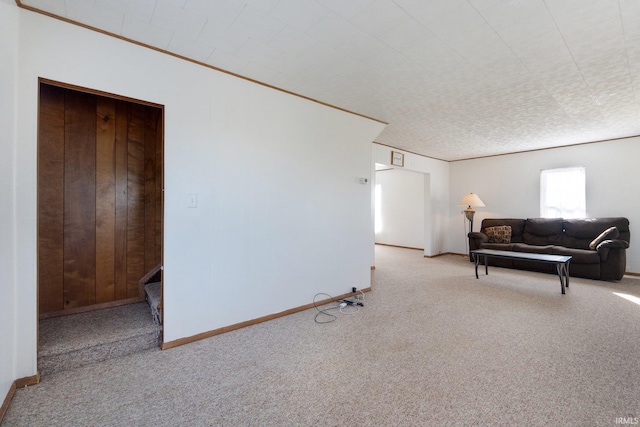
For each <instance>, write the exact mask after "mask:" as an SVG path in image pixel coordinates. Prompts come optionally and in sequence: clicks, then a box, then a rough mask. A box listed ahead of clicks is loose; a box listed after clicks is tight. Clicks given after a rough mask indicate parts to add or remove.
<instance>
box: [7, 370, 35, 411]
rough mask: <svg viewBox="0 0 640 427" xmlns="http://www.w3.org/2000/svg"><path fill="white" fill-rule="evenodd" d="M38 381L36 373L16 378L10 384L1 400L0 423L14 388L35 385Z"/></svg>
mask: <svg viewBox="0 0 640 427" xmlns="http://www.w3.org/2000/svg"><path fill="white" fill-rule="evenodd" d="M39 382H40V374H36V375H32V376H30V377H24V378H18V379H17V380H15V381H14V382H13V383H12V384H11V387H9V391H8V392H7V395H6V396H5V398H4V400H3V402H2V406H0V423H1V422H2V419H3V418H4V415H5V414H6V413H7V410H8V409H9V404H10V403H11V399H13V395H14V394H15V393H16V390H17V389H19V388H22V387H27V386H30V385H36V384H38V383H39Z"/></svg>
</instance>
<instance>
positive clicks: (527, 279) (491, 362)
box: [2, 246, 640, 427]
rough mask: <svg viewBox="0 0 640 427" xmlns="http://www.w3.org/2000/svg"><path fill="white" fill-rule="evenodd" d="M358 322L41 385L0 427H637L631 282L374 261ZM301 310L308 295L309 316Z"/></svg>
mask: <svg viewBox="0 0 640 427" xmlns="http://www.w3.org/2000/svg"><path fill="white" fill-rule="evenodd" d="M376 267H377V268H376V270H375V271H374V272H373V292H371V293H368V294H367V295H366V301H365V303H364V308H362V309H361V310H360V312H359V313H358V314H355V315H351V316H346V315H339V316H338V319H337V320H336V321H335V322H332V323H329V324H317V323H315V322H314V317H315V315H316V311H315V310H314V309H312V310H307V311H304V312H300V313H297V314H294V315H290V316H286V317H283V318H280V319H276V320H273V321H270V322H266V323H262V324H259V325H255V326H252V327H248V328H244V329H241V330H237V331H234V332H230V333H226V334H223V335H220V336H217V337H213V338H210V339H206V340H203V341H199V342H196V343H192V344H189V345H185V346H182V347H178V348H174V349H171V350H167V351H159V350H149V351H147V352H144V353H138V354H134V355H131V356H126V357H122V358H118V359H112V360H108V361H105V362H101V363H97V364H94V365H90V366H85V367H82V368H78V369H76V370H73V371H68V372H61V373H59V374H54V375H51V376H48V377H44V378H43V380H42V383H41V384H39V385H36V386H33V387H28V388H26V389H21V390H18V391H17V392H16V394H15V396H14V399H13V402H12V403H11V405H10V407H9V410H8V412H7V414H6V416H5V419H4V422H3V423H2V426H3V427H4V426H6V427H8V426H70V425H93V426H115V425H154V426H176V425H194V426H314V425H327V426H338V425H349V426H417V425H420V426H440V425H446V426H449V425H452V426H455V425H460V426H462V425H465V426H469V425H478V426H493V425H509V426H512V425H518V426H567V425H579V426H609V425H610V426H614V425H616V423H615V421H616V418H618V417H637V416H639V415H640V399H639V398H638V396H639V394H638V390H639V387H640V369H638V368H639V367H640V352H639V351H638V342H639V338H640V305H638V304H636V303H633V302H631V301H628V300H626V299H623V298H621V297H619V296H617V295H615V294H614V292H620V293H625V294H631V295H634V296H636V297H638V296H640V281H638V280H635V279H632V278H625V279H624V280H622V281H621V282H619V283H610V282H600V281H591V280H586V279H573V278H572V280H571V286H570V288H569V289H568V290H567V294H566V295H562V294H561V293H560V282H559V280H558V277H557V276H554V275H549V274H541V273H532V272H525V271H517V270H507V269H500V268H491V267H490V268H489V275H488V276H484V275H483V276H481V277H480V279H479V280H478V279H476V278H475V276H474V274H473V265H472V264H471V263H469V261H468V260H467V259H465V258H463V257H461V256H453V255H451V256H443V257H439V258H434V259H426V258H424V257H423V256H422V253H421V252H420V251H415V250H406V249H398V248H391V247H384V246H378V247H377V248H376ZM317 291H318V292H322V291H323V290H322V289H318V290H317ZM312 297H313V295H309V300H310V301H311V299H312Z"/></svg>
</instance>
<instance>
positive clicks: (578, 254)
mask: <svg viewBox="0 0 640 427" xmlns="http://www.w3.org/2000/svg"><path fill="white" fill-rule="evenodd" d="M551 253H552V254H554V255H571V257H572V258H571V262H570V264H600V255H599V254H598V252H596V251H591V250H589V249H575V248H565V247H564V246H554V247H553V251H552V252H551Z"/></svg>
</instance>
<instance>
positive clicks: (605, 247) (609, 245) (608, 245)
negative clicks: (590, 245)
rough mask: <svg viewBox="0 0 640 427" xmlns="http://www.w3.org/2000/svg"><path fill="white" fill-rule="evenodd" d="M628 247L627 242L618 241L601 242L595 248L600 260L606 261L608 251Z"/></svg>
mask: <svg viewBox="0 0 640 427" xmlns="http://www.w3.org/2000/svg"><path fill="white" fill-rule="evenodd" d="M628 247H629V242H627V241H625V240H618V239H614V240H603V241H602V242H600V244H599V245H598V246H597V247H596V250H597V251H598V255H600V259H601V260H602V261H606V260H607V258H608V257H609V251H610V250H611V249H627V248H628Z"/></svg>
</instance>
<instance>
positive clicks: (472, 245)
mask: <svg viewBox="0 0 640 427" xmlns="http://www.w3.org/2000/svg"><path fill="white" fill-rule="evenodd" d="M467 236H468V237H469V251H473V250H476V249H480V245H481V244H482V243H486V242H488V241H489V236H487V235H486V234H484V233H482V232H479V231H472V232H470V233H469V234H467ZM469 260H473V257H472V256H471V254H469Z"/></svg>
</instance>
